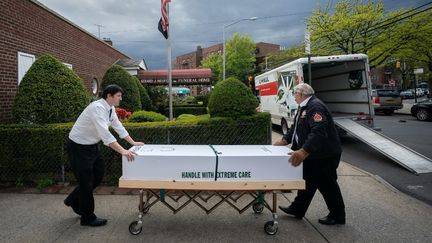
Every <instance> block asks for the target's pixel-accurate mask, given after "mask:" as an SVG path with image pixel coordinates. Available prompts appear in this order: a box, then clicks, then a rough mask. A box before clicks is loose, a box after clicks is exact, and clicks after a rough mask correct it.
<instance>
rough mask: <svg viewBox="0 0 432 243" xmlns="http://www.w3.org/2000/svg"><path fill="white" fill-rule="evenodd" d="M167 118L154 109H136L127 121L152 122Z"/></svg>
mask: <svg viewBox="0 0 432 243" xmlns="http://www.w3.org/2000/svg"><path fill="white" fill-rule="evenodd" d="M166 119H167V118H166V117H165V116H164V115H162V114H160V113H157V112H154V111H136V112H134V113H133V114H132V116H131V117H130V118H129V120H128V122H154V121H165V120H166Z"/></svg>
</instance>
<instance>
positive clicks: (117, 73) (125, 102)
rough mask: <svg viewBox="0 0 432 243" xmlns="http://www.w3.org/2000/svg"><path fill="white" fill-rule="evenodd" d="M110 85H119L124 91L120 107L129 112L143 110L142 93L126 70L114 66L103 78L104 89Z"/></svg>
mask: <svg viewBox="0 0 432 243" xmlns="http://www.w3.org/2000/svg"><path fill="white" fill-rule="evenodd" d="M110 84H117V85H118V86H120V87H121V88H122V89H123V95H122V98H123V99H122V101H121V102H120V105H119V107H121V108H124V109H126V110H128V111H137V110H140V109H141V101H140V93H139V90H138V85H137V83H136V81H135V80H134V77H132V76H131V75H130V74H129V73H128V72H127V71H126V70H125V69H123V68H122V67H121V66H119V65H112V66H111V67H110V68H109V69H108V70H107V71H106V73H105V75H104V76H103V78H102V85H101V87H102V89H105V87H107V86H108V85H110Z"/></svg>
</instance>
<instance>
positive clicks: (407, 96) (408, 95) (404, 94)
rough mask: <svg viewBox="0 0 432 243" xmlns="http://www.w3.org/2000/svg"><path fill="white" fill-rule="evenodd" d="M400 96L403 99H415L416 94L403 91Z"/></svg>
mask: <svg viewBox="0 0 432 243" xmlns="http://www.w3.org/2000/svg"><path fill="white" fill-rule="evenodd" d="M399 96H400V97H401V98H402V99H414V94H413V92H412V91H411V90H403V91H401V92H400V94H399Z"/></svg>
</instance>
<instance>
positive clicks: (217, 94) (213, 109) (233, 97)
mask: <svg viewBox="0 0 432 243" xmlns="http://www.w3.org/2000/svg"><path fill="white" fill-rule="evenodd" d="M257 106H258V101H257V100H256V98H255V96H254V95H253V94H252V91H251V90H250V89H249V88H248V87H246V85H245V84H244V83H242V82H241V81H239V80H237V79H235V78H228V79H226V80H224V81H221V82H219V83H218V84H217V85H216V86H215V88H214V90H213V91H212V93H211V95H210V99H209V103H208V109H209V114H210V116H211V117H231V118H239V117H241V116H250V115H253V114H255V113H256V111H255V108H256V107H257Z"/></svg>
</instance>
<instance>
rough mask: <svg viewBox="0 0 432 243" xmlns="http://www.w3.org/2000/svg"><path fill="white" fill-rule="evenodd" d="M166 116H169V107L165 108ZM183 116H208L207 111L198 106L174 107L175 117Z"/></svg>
mask: <svg viewBox="0 0 432 243" xmlns="http://www.w3.org/2000/svg"><path fill="white" fill-rule="evenodd" d="M164 114H165V115H166V116H167V117H168V116H169V107H166V108H165V112H164ZM182 114H192V115H203V114H207V110H206V108H205V107H203V106H197V105H193V106H191V105H187V106H174V107H173V117H178V116H180V115H182Z"/></svg>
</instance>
